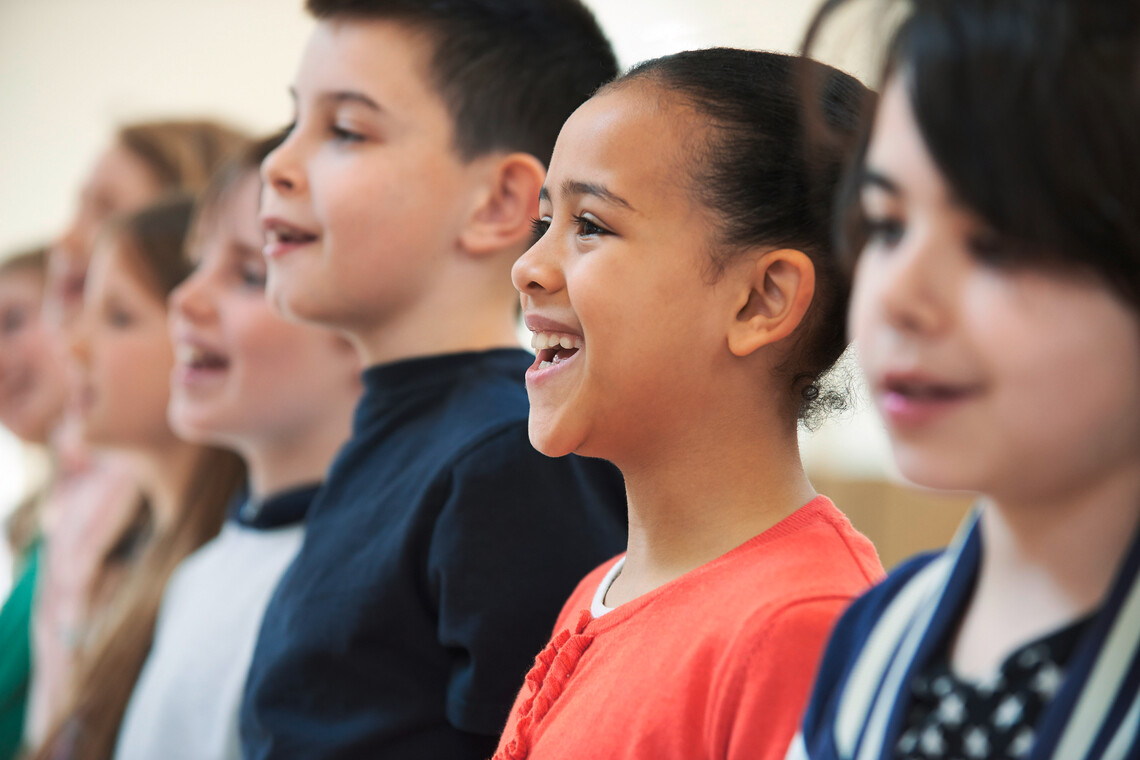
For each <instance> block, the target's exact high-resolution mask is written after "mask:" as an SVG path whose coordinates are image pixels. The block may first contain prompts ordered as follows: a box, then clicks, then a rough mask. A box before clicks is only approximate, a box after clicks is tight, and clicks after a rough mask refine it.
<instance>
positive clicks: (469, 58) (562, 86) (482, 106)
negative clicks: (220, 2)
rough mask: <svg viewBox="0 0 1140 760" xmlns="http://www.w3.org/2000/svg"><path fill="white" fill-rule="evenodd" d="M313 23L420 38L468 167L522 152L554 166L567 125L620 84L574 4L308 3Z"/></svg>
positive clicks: (498, 0) (610, 58)
mask: <svg viewBox="0 0 1140 760" xmlns="http://www.w3.org/2000/svg"><path fill="white" fill-rule="evenodd" d="M306 7H307V8H308V10H309V12H310V13H312V14H313V15H314V16H315V17H316V18H317V19H319V20H331V19H383V20H392V21H397V22H399V23H402V24H406V25H407V26H408V27H409V28H411V29H415V30H419V31H423V32H425V33H426V34H427V35H428V38H429V40H430V44H431V45H432V56H431V62H430V76H431V82H432V84H433V85H434V87H435V90H436V92H437V93H438V94H439V95H440V97H442V99H443V101H444V103H445V104H446V105H447V108H448V111H449V112H450V114H451V118H452V124H453V130H454V133H455V146H456V148H457V150H458V152H459V154H460V155H461V156H462V157H463V158H465V159H472V158H476V157H478V156H482V155H486V154H488V153H491V152H493V151H496V150H505V151H511V152H513V151H521V152H524V153H529V154H531V155H533V156H535V157H536V158H538V159H539V160H540V161H542V163H543V164H544V165H545V164H548V163H550V154H551V153H553V152H554V141H555V139H556V138H557V137H558V132H559V130H560V129H562V124H563V122H565V121H566V119H567V118H569V116H570V114H571V113H573V112H574V110H575V109H576V108H577V107H578V106H580V105H581V104H582V103H583V102H585V100H586V99H587V98H589V97H590V96H591V95H592V94H593V93H594V91H595V90H596V89H597V88H598V87H600V86H601V85H602V84H604V83H606V82H608V81H609V80H611V79H613V77H614V76H615V75H616V74H617V61H616V59H615V58H614V54H613V50H612V49H611V48H610V43H609V41H608V40H607V39H606V37H605V35H604V34H603V33H602V30H601V28H600V27H599V26H598V22H597V21H596V20H595V19H594V16H593V14H592V13H590V11H589V9H588V8H586V6H585V5H583V4H582V3H581V2H579V0H432V2H423V0H308V2H307V6H306Z"/></svg>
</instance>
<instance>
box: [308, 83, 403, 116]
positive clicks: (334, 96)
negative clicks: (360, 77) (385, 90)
mask: <svg viewBox="0 0 1140 760" xmlns="http://www.w3.org/2000/svg"><path fill="white" fill-rule="evenodd" d="M289 94H290V95H291V96H292V97H293V101H294V102H296V100H297V90H296V89H294V88H292V87H290V88H289ZM318 99H319V100H325V101H331V102H332V103H333V104H334V105H335V104H339V103H359V104H360V105H362V106H364V107H366V108H369V109H371V110H373V111H383V110H384V109H383V108H381V107H380V104H379V103H377V102H376V101H375V100H373V99H372V98H370V97H368V96H367V95H365V94H364V93H363V92H359V91H358V90H334V91H333V92H322V93H320V95H319V96H318Z"/></svg>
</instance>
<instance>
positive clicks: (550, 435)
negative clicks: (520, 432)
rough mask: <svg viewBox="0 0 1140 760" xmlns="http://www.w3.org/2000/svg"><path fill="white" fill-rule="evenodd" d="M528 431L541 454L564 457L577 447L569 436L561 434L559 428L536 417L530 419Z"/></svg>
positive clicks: (532, 442)
mask: <svg viewBox="0 0 1140 760" xmlns="http://www.w3.org/2000/svg"><path fill="white" fill-rule="evenodd" d="M527 432H528V433H529V434H530V444H531V445H532V446H534V448H535V449H536V450H538V452H539V453H541V454H545V455H546V456H548V457H564V456H566V455H567V454H573V453H574V450H575V447H574V446H573V445H572V444H571V443H570V442H569V440H568V438H567V436H565V435H559V434H558V431H557V430H552V429H550V427H549V426H547V425H543V424H542V423H541V422H536V421H535V419H534V417H531V418H530V420H529V423H528V426H527Z"/></svg>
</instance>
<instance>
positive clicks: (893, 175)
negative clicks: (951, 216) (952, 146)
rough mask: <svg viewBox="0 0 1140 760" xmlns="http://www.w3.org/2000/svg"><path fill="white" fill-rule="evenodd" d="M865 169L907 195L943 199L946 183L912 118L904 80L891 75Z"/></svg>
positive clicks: (877, 114)
mask: <svg viewBox="0 0 1140 760" xmlns="http://www.w3.org/2000/svg"><path fill="white" fill-rule="evenodd" d="M865 163H866V165H867V167H868V169H870V170H872V171H875V172H879V173H881V174H885V175H887V176H888V177H889V178H890V179H891V180H892V181H893V182H894V183H895V184H896V185H898V186H899V187H900V188H902V189H903V190H904V191H905V193H906V194H908V195H917V196H925V197H927V198H928V199H929V200H931V201H938V202H945V201H946V200H947V199H948V198H947V187H946V183H945V181H944V180H943V178H942V173H941V172H940V171H939V170H938V167H937V166H936V165H935V164H934V160H933V159H932V158H931V156H930V152H929V151H928V150H927V148H926V143H925V142H924V141H923V137H922V133H921V132H920V131H919V128H918V124H917V122H916V121H915V118H914V110H913V109H912V107H911V104H910V96H909V95H908V94H907V91H906V86H905V82H904V81H903V80H902V79H901V78H899V77H898V76H895V77H892V78H891V79H890V80H889V81H888V82H887V86H886V87H885V88H884V90H883V95H882V98H881V99H880V101H879V108H878V111H876V113H875V122H874V126H873V128H872V131H871V142H870V144H869V145H868V147H867V158H866V160H865Z"/></svg>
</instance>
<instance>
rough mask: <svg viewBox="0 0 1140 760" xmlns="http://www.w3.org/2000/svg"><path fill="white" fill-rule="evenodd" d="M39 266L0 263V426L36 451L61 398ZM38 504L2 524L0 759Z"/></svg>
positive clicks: (15, 704)
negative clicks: (7, 563)
mask: <svg viewBox="0 0 1140 760" xmlns="http://www.w3.org/2000/svg"><path fill="white" fill-rule="evenodd" d="M45 268H46V252H45V251H44V250H42V249H40V250H35V251H29V252H27V253H21V254H17V255H15V256H12V257H10V258H8V259H5V260H4V261H3V262H2V263H0V425H3V426H4V427H5V428H6V429H8V430H9V431H11V432H12V433H13V434H14V435H16V436H17V437H18V438H20V439H21V440H22V441H25V442H27V443H30V444H34V445H39V446H43V445H46V444H47V442H48V435H49V433H50V432H51V430H52V429H53V428H54V427H55V425H56V423H57V422H58V421H59V417H60V415H61V414H62V412H63V406H64V403H65V401H66V400H67V383H66V381H65V375H64V372H63V363H62V362H61V361H60V357H59V355H58V352H57V351H55V350H53V348H54V342H53V341H51V340H50V339H49V338H48V336H47V335H46V334H45V330H44V325H43V320H42V319H41V318H40V312H41V309H42V305H43V298H44V282H45ZM41 502H42V494H39V493H37V494H33V495H32V496H29V497H28V498H27V499H25V501H24V502H23V504H21V505H20V506H19V507H17V508H16V510H15V511H14V512H13V513H12V514H11V515H10V516H9V517H8V519H7V520H6V521H5V525H4V527H5V531H4V532H5V538H7V539H8V544H9V547H10V548H11V550H12V556H13V558H14V559H15V563H14V567H13V569H14V572H13V576H14V578H15V582H14V583H13V585H12V590H11V593H10V594H9V596H8V599H7V600H6V601H5V602H4V606H3V609H2V610H0V760H11V758H13V757H15V756H16V751H17V750H18V749H19V746H20V739H21V736H22V735H23V727H24V711H25V708H26V706H27V691H28V680H29V677H30V673H31V615H32V597H33V591H34V589H35V583H36V576H37V575H38V568H39V557H40V542H39V506H40V504H41Z"/></svg>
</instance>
